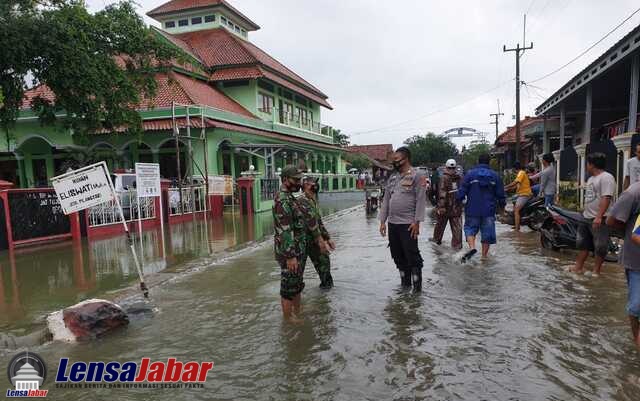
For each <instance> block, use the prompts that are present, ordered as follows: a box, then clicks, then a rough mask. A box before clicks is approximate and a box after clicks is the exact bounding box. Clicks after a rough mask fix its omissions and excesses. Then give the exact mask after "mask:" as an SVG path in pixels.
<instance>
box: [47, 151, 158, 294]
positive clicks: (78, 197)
mask: <svg viewBox="0 0 640 401" xmlns="http://www.w3.org/2000/svg"><path fill="white" fill-rule="evenodd" d="M51 184H52V185H53V189H54V190H55V191H56V195H57V196H58V200H59V201H60V207H62V211H63V212H64V214H67V215H68V214H70V213H74V212H79V211H81V210H84V209H88V208H90V207H92V206H97V205H99V204H101V203H105V202H111V201H115V203H116V205H117V207H118V210H119V211H120V220H121V221H122V225H123V226H124V231H125V233H126V234H127V241H128V242H129V248H131V253H132V254H133V260H134V262H135V264H136V269H137V271H138V277H139V278H140V290H142V293H143V294H144V297H145V298H149V289H148V288H147V285H146V284H145V282H144V276H143V274H142V268H141V267H140V262H139V261H138V255H137V254H136V250H135V247H134V245H133V239H132V238H131V234H130V233H129V227H128V226H127V223H126V222H125V221H124V213H123V212H122V205H120V199H119V198H118V196H117V194H116V192H115V190H114V188H113V183H112V182H111V179H110V178H109V169H108V168H107V164H106V163H105V162H104V161H102V162H100V163H95V164H92V165H90V166H86V167H82V168H80V169H78V170H73V171H70V172H68V173H65V174H62V175H59V176H56V177H53V178H52V179H51Z"/></svg>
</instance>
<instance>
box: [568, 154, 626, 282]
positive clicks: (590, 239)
mask: <svg viewBox="0 0 640 401" xmlns="http://www.w3.org/2000/svg"><path fill="white" fill-rule="evenodd" d="M606 166H607V156H606V155H605V154H604V153H591V154H590V155H588V156H587V172H588V173H589V176H590V177H589V179H588V180H587V185H586V186H585V188H584V211H583V212H582V216H583V217H584V218H585V219H587V220H588V221H589V224H580V225H578V234H577V237H576V245H577V248H578V249H579V250H580V252H579V253H578V257H577V258H576V265H575V266H574V267H573V269H572V270H571V271H572V272H574V273H577V274H583V273H584V262H585V261H586V260H587V257H588V256H589V252H590V251H593V254H594V256H595V261H596V263H595V266H594V268H593V274H592V275H593V276H594V277H598V276H599V275H600V270H601V269H602V263H603V262H604V257H605V256H607V253H608V252H609V228H608V227H607V225H606V224H605V221H606V219H605V216H607V212H608V210H609V206H610V205H611V200H612V199H613V196H614V195H615V193H616V179H615V178H613V176H612V175H611V174H609V173H608V172H606V171H605V168H606Z"/></svg>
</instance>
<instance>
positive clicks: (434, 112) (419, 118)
mask: <svg viewBox="0 0 640 401" xmlns="http://www.w3.org/2000/svg"><path fill="white" fill-rule="evenodd" d="M514 79H515V78H512V79H510V80H508V81H504V82H502V83H500V84H498V85H496V86H494V87H493V88H490V89H487V90H485V91H484V92H481V93H479V94H477V95H475V96H473V97H471V98H469V99H467V100H464V101H462V102H460V103H456V104H453V105H451V106H447V107H445V108H442V109H437V110H434V111H432V112H430V113H427V114H425V115H423V116H420V117H417V118H412V119H410V120H405V121H402V122H398V123H395V124H392V125H388V126H386V127H380V128H374V129H370V130H366V131H358V132H354V133H353V134H351V135H350V136H357V135H363V134H370V133H373V132H378V131H384V130H386V129H389V128H395V127H399V126H401V125H404V124H408V123H412V122H414V121H420V120H423V119H425V118H427V117H431V116H433V115H435V114H438V113H443V112H445V111H449V110H451V109H455V108H456V107H460V106H462V105H463V104H466V103H469V102H472V101H474V100H476V99H478V98H480V97H482V96H484V95H486V94H488V93H491V92H493V91H495V90H496V89H499V88H501V87H503V86H505V85H506V84H508V83H510V82H511V81H513V80H514Z"/></svg>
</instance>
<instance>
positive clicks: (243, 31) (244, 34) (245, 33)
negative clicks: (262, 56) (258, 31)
mask: <svg viewBox="0 0 640 401" xmlns="http://www.w3.org/2000/svg"><path fill="white" fill-rule="evenodd" d="M242 36H244V37H245V38H246V37H247V31H245V30H244V29H243V30H242Z"/></svg>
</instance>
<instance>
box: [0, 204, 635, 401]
mask: <svg viewBox="0 0 640 401" xmlns="http://www.w3.org/2000/svg"><path fill="white" fill-rule="evenodd" d="M327 226H328V228H329V231H330V232H331V233H332V234H333V237H334V239H335V240H336V242H337V243H338V249H337V250H336V252H335V253H334V254H333V255H332V263H333V271H334V273H333V275H334V281H335V284H336V287H335V288H334V289H332V290H330V291H322V290H320V289H319V288H318V283H319V281H318V279H317V276H316V274H315V272H314V271H313V268H312V267H311V266H308V269H307V272H306V276H305V279H306V282H307V288H306V289H305V291H304V295H303V304H304V307H305V311H304V321H303V323H302V324H296V325H294V324H286V323H283V322H282V318H281V315H280V305H279V295H278V289H279V270H278V267H277V265H276V263H275V262H274V260H273V251H272V247H271V245H270V244H265V245H264V246H261V247H255V249H252V250H251V251H249V252H247V251H245V252H241V253H239V254H238V255H237V256H235V257H231V258H228V259H226V260H224V261H221V262H218V263H209V264H207V263H205V262H204V261H205V259H202V263H201V264H202V266H201V267H202V269H201V270H198V271H196V272H194V273H185V274H182V275H179V276H178V277H177V279H176V280H173V281H171V282H168V283H165V284H163V285H161V286H159V287H155V288H153V289H152V302H153V304H154V305H155V306H156V307H157V308H159V310H160V312H159V313H157V314H156V316H154V317H152V318H146V319H141V320H136V321H133V322H132V324H131V325H130V326H129V327H128V328H127V329H126V330H123V331H120V332H118V333H116V334H114V335H111V336H108V337H105V338H103V339H100V340H97V341H95V342H91V343H85V344H56V345H52V344H49V345H44V346H42V347H40V348H38V349H36V350H34V351H36V352H38V353H39V354H40V355H41V356H42V357H43V358H44V359H45V361H47V363H48V364H49V375H50V377H49V378H48V379H47V384H46V385H45V388H49V389H50V392H49V396H48V398H51V399H54V400H97V399H104V400H112V399H118V400H156V399H157V400H182V399H186V400H558V401H560V400H638V399H640V383H639V382H638V376H639V375H640V354H639V353H638V351H637V350H636V349H635V348H634V347H633V346H632V345H631V341H630V334H629V332H628V324H627V320H626V316H625V313H624V306H625V300H626V286H625V282H624V275H623V272H622V270H621V269H620V268H619V267H617V266H616V265H607V266H606V267H605V270H604V272H605V273H604V274H603V275H602V276H601V277H600V278H598V279H589V278H583V277H574V276H572V275H570V274H568V273H565V272H564V271H563V267H565V266H566V265H568V264H570V263H571V258H572V256H573V255H571V254H566V255H563V254H559V253H553V252H549V253H547V252H546V251H543V250H541V249H540V246H539V245H538V240H537V236H536V234H535V233H531V232H524V233H519V234H518V233H513V232H511V231H509V230H508V227H506V226H503V225H500V226H499V233H498V240H499V245H498V246H496V247H494V248H493V249H492V254H493V256H492V257H491V258H490V259H489V260H488V261H480V260H479V259H475V260H472V262H471V263H469V264H467V265H461V264H459V263H457V262H456V258H455V257H454V255H453V254H452V252H451V251H450V250H449V249H448V248H447V247H446V246H435V245H433V244H431V243H429V242H427V241H426V238H427V237H428V236H429V235H430V231H431V230H432V226H431V225H430V224H429V223H427V224H426V225H425V226H424V227H423V233H422V234H421V239H420V243H421V245H420V246H421V250H422V255H423V257H424V259H425V268H424V273H423V275H424V280H425V283H424V291H423V293H422V294H419V295H415V294H412V293H410V292H405V291H402V290H401V289H400V288H399V277H398V274H397V272H396V270H395V268H394V267H393V265H392V262H391V257H390V255H389V251H388V249H387V247H386V240H385V239H382V238H381V237H380V235H379V233H378V223H377V220H376V219H375V217H371V216H370V217H367V216H365V213H364V211H363V210H362V209H358V210H356V211H354V212H352V213H348V214H345V215H343V216H341V217H340V218H338V219H334V220H333V221H331V222H330V223H329V224H328V225H327ZM185 238H186V237H185ZM183 243H184V244H185V249H186V248H188V247H189V245H188V244H187V243H188V241H187V240H184V241H183ZM189 263H192V264H193V263H195V264H197V263H198V259H197V258H196V259H194V260H192V261H191V262H189ZM179 265H180V264H179V263H178V266H179ZM45 282H46V281H45ZM90 291H92V290H87V294H86V295H90V294H89V292H90ZM31 294H32V295H33V296H35V297H39V298H46V297H47V294H46V293H38V292H37V291H35V290H34V291H32V292H31ZM58 297H59V298H62V296H61V295H59V296H58ZM43 302H44V301H43ZM10 356H11V355H10V354H6V355H0V366H5V365H6V363H7V360H8V358H9V357H10ZM61 357H69V358H70V359H71V361H120V362H125V361H131V360H133V361H136V360H139V359H140V358H142V357H150V358H152V359H153V360H166V359H167V358H169V357H176V358H178V359H179V360H183V361H190V360H197V361H214V363H215V366H214V368H213V370H212V371H211V372H210V373H209V376H208V380H207V382H206V384H205V387H204V388H202V389H59V388H58V389H56V388H55V387H54V384H53V379H52V378H51V376H53V375H54V374H55V373H53V372H55V370H56V369H57V365H58V360H59V358H61ZM0 380H2V381H1V382H0V383H2V384H7V382H6V381H5V380H6V377H5V378H3V379H0Z"/></svg>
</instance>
